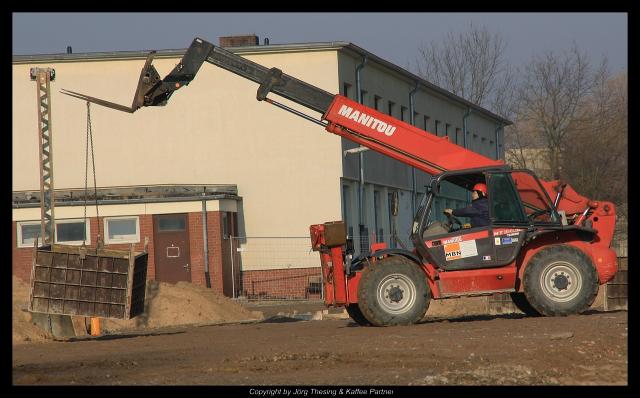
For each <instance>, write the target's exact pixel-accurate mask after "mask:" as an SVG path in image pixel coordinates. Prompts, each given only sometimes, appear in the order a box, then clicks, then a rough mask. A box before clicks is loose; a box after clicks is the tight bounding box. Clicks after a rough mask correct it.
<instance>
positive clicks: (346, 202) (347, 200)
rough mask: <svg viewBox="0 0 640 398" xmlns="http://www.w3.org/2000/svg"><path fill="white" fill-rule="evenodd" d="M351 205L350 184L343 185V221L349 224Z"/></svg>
mask: <svg viewBox="0 0 640 398" xmlns="http://www.w3.org/2000/svg"><path fill="white" fill-rule="evenodd" d="M349 206H351V190H350V189H349V186H348V185H343V186H342V221H344V224H345V225H346V226H347V227H348V226H349V221H350V217H349Z"/></svg>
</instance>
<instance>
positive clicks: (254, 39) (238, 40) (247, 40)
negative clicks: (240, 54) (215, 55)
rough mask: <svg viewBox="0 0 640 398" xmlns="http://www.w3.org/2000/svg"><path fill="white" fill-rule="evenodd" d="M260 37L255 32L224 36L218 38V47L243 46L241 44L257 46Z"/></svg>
mask: <svg viewBox="0 0 640 398" xmlns="http://www.w3.org/2000/svg"><path fill="white" fill-rule="evenodd" d="M259 41H260V39H259V38H258V36H256V35H255V34H253V35H239V36H224V37H219V38H218V45H219V46H220V47H243V46H257V45H259Z"/></svg>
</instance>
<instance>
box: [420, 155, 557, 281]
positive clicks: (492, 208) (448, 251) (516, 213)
mask: <svg viewBox="0 0 640 398" xmlns="http://www.w3.org/2000/svg"><path fill="white" fill-rule="evenodd" d="M478 183H484V184H486V186H487V201H488V212H489V222H488V225H480V226H474V225H472V224H471V223H470V220H469V218H467V217H455V216H449V215H447V214H446V213H444V209H447V208H449V209H457V208H464V207H467V206H469V205H470V204H471V196H472V195H471V191H472V188H473V187H474V186H476V184H478ZM559 220H560V217H559V215H558V214H557V212H556V210H555V207H554V206H553V203H552V202H551V200H550V198H549V196H548V195H547V193H546V191H545V190H544V188H543V187H542V185H541V184H540V182H539V180H538V179H537V177H536V176H535V175H534V174H533V173H531V172H530V171H528V170H511V169H509V168H507V167H505V168H491V169H476V170H466V171H464V172H447V173H442V174H440V175H438V176H435V177H434V178H433V179H432V181H431V184H430V185H429V186H428V187H427V195H425V196H424V198H423V200H422V202H421V203H420V207H419V208H418V211H417V213H416V218H415V220H414V223H413V230H412V240H413V242H414V244H415V247H416V248H417V251H418V253H419V254H420V256H421V257H423V258H425V259H426V260H427V261H428V262H430V263H432V264H433V265H434V266H436V267H437V268H440V269H443V270H463V269H475V268H488V267H500V266H504V265H507V264H510V263H511V262H513V260H514V259H515V257H516V256H517V254H518V253H519V252H520V248H521V247H522V245H523V243H524V242H525V239H526V238H527V237H528V236H529V234H531V232H532V231H533V230H534V229H535V228H534V226H535V227H536V228H539V227H551V228H558V227H559V228H561V227H562V226H561V224H560V221H559Z"/></svg>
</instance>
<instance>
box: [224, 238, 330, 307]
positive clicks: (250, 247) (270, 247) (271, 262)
mask: <svg viewBox="0 0 640 398" xmlns="http://www.w3.org/2000/svg"><path fill="white" fill-rule="evenodd" d="M230 245H231V264H232V267H233V268H234V269H237V270H239V272H237V273H235V275H237V279H238V280H237V282H236V286H237V289H234V290H235V291H234V297H238V298H244V299H247V300H278V301H279V300H322V299H323V297H322V292H323V289H322V271H321V268H320V256H319V255H318V253H316V252H314V251H312V250H311V240H310V238H309V237H308V236H305V237H231V239H230ZM232 273H233V272H232Z"/></svg>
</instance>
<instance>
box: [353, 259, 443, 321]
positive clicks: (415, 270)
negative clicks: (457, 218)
mask: <svg viewBox="0 0 640 398" xmlns="http://www.w3.org/2000/svg"><path fill="white" fill-rule="evenodd" d="M430 301H431V290H430V289H429V286H428V284H427V277H426V275H425V273H424V272H423V271H422V270H421V269H420V268H419V266H418V265H417V264H416V263H414V262H412V261H410V260H409V259H407V258H405V257H401V256H390V257H385V258H383V259H381V260H378V261H376V262H375V263H372V264H371V265H369V266H368V267H366V268H365V269H364V270H363V271H362V278H361V279H360V284H359V286H358V306H359V308H360V311H361V312H362V314H363V315H364V317H365V318H366V319H367V320H368V321H369V322H370V323H371V324H372V325H373V326H394V325H410V324H413V323H416V322H418V321H419V320H421V319H422V318H423V317H424V314H425V313H426V312H427V309H428V308H429V303H430Z"/></svg>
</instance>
